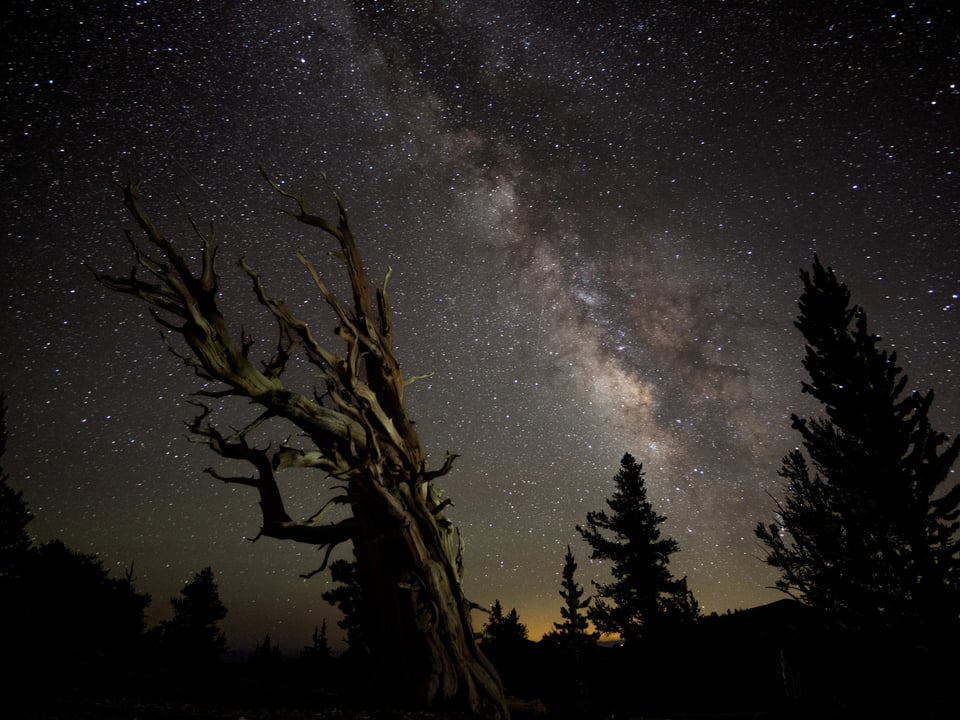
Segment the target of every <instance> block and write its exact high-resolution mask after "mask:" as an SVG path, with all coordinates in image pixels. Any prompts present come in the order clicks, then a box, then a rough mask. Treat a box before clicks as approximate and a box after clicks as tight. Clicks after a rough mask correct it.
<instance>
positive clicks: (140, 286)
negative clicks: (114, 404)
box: [95, 171, 509, 718]
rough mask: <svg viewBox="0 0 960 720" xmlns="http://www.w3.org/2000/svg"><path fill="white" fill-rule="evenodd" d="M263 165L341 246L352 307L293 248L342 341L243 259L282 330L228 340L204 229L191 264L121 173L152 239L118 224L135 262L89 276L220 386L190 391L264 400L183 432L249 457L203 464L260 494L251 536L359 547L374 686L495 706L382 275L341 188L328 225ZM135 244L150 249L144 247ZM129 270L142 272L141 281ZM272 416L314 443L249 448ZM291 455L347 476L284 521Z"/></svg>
mask: <svg viewBox="0 0 960 720" xmlns="http://www.w3.org/2000/svg"><path fill="white" fill-rule="evenodd" d="M261 174H263V175H264V178H265V179H266V180H267V182H269V183H270V185H271V187H273V188H274V189H275V190H276V191H277V192H278V193H280V194H281V195H283V196H284V197H285V198H287V199H288V200H290V201H293V202H294V203H295V206H296V209H295V210H294V211H292V212H291V213H290V214H292V215H293V216H294V217H295V218H296V219H297V220H298V221H300V222H301V223H303V224H304V225H307V226H309V227H312V228H316V229H319V230H320V231H322V233H326V234H327V235H330V236H332V237H333V238H335V239H336V240H337V241H338V243H339V253H337V255H338V256H339V257H340V259H341V260H343V262H344V266H345V271H346V273H347V276H348V278H349V280H350V287H351V291H352V303H351V304H350V306H349V307H348V306H347V305H345V304H343V303H341V301H340V300H339V299H338V298H337V297H335V296H334V295H333V293H332V292H330V290H329V289H328V288H327V286H326V284H325V283H324V282H323V280H322V279H321V277H320V273H319V272H318V270H317V269H316V267H315V266H314V265H313V263H311V262H310V261H309V260H308V259H307V258H306V257H305V256H303V255H301V254H299V253H297V257H298V258H299V260H300V261H301V263H302V264H303V265H304V266H305V268H306V269H307V271H308V273H309V275H310V277H311V278H312V280H313V283H314V285H315V286H316V288H317V290H318V292H319V293H320V295H321V297H322V298H323V300H324V302H325V303H326V304H327V305H328V306H329V307H330V308H331V309H332V310H333V312H334V314H335V315H336V317H337V319H338V321H339V324H338V326H337V328H336V330H335V334H336V336H337V337H338V338H339V339H340V340H341V341H342V343H343V349H342V350H341V351H340V352H339V353H337V352H334V351H332V350H330V349H329V348H328V347H327V346H325V345H323V344H322V343H320V342H319V341H318V340H317V339H316V338H315V337H314V336H313V334H312V332H311V330H310V328H309V326H308V325H307V324H306V323H305V322H304V321H303V320H301V319H300V318H298V317H296V316H295V315H293V313H292V312H291V311H290V310H289V309H288V308H287V307H286V305H285V304H284V303H283V301H281V300H278V299H276V298H274V297H272V296H271V295H270V294H268V292H267V290H266V289H265V287H264V285H263V283H262V282H261V278H260V276H259V275H258V274H257V272H256V271H255V270H254V269H253V268H252V267H250V266H249V265H248V264H247V263H246V261H245V260H244V259H241V260H240V266H241V267H242V268H243V270H244V272H246V274H247V275H248V277H249V278H250V279H251V281H252V283H253V288H254V292H255V293H256V296H257V298H258V299H259V301H260V303H261V304H262V305H264V306H265V307H266V308H267V309H268V310H269V311H270V312H271V313H272V315H273V317H274V319H275V320H276V323H277V329H278V339H277V345H276V348H275V350H274V351H273V353H272V355H271V357H269V358H263V359H261V362H260V363H259V364H255V363H254V362H253V360H252V359H251V357H250V351H251V348H252V347H253V341H252V340H251V339H250V338H248V337H247V336H246V335H245V334H243V333H241V337H240V340H239V342H237V341H236V340H235V339H234V337H233V335H232V334H231V331H230V328H229V326H228V323H227V321H226V319H225V318H224V316H223V315H222V314H221V310H220V307H219V305H218V294H219V278H218V276H217V273H216V268H215V257H216V248H215V246H214V244H213V238H212V233H211V234H207V235H204V234H202V233H200V232H199V231H197V235H198V236H199V237H200V241H201V244H202V256H201V264H200V267H199V269H198V270H197V271H193V270H191V268H190V267H189V265H188V264H187V262H186V260H185V259H184V258H183V256H182V255H180V254H179V253H178V251H177V250H176V249H175V247H174V246H173V245H172V244H171V243H170V242H169V241H168V240H167V239H166V238H165V237H164V236H163V234H162V233H161V232H160V229H159V228H158V227H157V226H156V225H155V224H154V223H153V221H152V220H151V219H150V217H149V216H148V214H147V213H146V211H145V209H144V208H143V206H142V204H141V201H140V196H139V193H138V189H137V186H136V185H135V184H132V183H131V184H128V185H127V186H126V187H124V189H123V190H124V199H125V202H126V205H127V208H128V209H129V210H130V213H131V215H132V216H133V218H134V220H135V221H136V222H137V225H138V226H139V228H140V230H141V231H142V232H143V234H144V235H145V236H146V239H147V244H146V245H145V246H141V244H139V243H138V242H137V241H136V240H135V239H134V237H133V235H132V234H130V233H128V239H129V241H130V244H131V246H132V247H133V250H134V253H135V257H136V263H137V264H136V266H135V267H134V269H133V271H132V272H131V274H130V275H129V276H128V277H115V276H108V275H103V274H99V273H95V275H96V277H97V280H98V281H99V282H100V283H102V284H103V285H104V286H106V287H108V288H110V289H112V290H116V291H119V292H123V293H127V294H130V295H134V296H136V297H138V298H140V299H142V300H144V301H145V302H147V303H148V304H149V305H150V306H151V312H152V314H153V317H154V319H155V320H156V322H157V323H159V324H160V325H161V326H162V327H163V328H165V329H166V330H167V331H168V334H170V333H172V334H178V335H180V336H181V337H182V338H183V341H184V343H185V345H186V348H185V349H184V348H182V347H181V348H178V347H176V346H174V345H173V344H172V343H170V342H169V341H168V343H167V344H168V347H169V348H170V349H171V351H172V352H174V353H175V354H176V355H177V356H178V357H180V358H181V359H182V360H183V361H184V362H185V363H186V364H187V365H188V366H190V367H191V368H193V370H194V371H195V372H196V373H197V375H199V376H200V377H201V378H203V379H205V380H208V381H218V382H219V383H222V385H223V389H222V390H215V391H200V392H198V393H197V395H198V396H201V397H202V396H207V397H213V398H222V397H229V396H240V397H245V398H248V399H249V400H252V401H253V402H254V403H255V404H257V405H259V406H260V408H261V412H260V414H259V415H258V416H257V417H256V418H253V419H252V420H251V422H250V423H249V424H248V425H247V427H245V428H243V429H241V430H239V431H234V432H232V433H231V434H229V435H224V434H223V433H222V432H221V431H220V430H219V429H218V428H217V427H216V426H215V425H214V424H213V423H212V422H211V421H210V414H211V410H210V408H209V407H208V406H207V405H206V404H204V403H202V402H198V403H197V405H198V406H199V407H200V408H201V410H200V412H199V414H198V416H197V417H196V418H195V419H194V420H193V422H192V423H191V425H190V429H191V431H192V432H193V433H194V435H195V436H196V437H197V438H199V439H200V440H201V441H202V442H204V443H206V444H207V445H209V446H210V448H211V449H212V450H214V451H215V452H216V453H217V454H219V455H221V456H223V457H226V458H231V459H238V460H245V461H247V462H249V463H250V464H251V465H252V466H253V468H254V469H255V473H254V474H253V475H251V476H247V477H233V476H229V477H228V476H223V475H221V474H219V473H218V472H217V471H216V470H214V469H212V468H208V469H207V472H208V473H210V474H211V475H212V476H213V477H215V478H218V479H219V480H222V481H224V482H233V483H241V484H244V485H248V486H250V487H253V488H255V489H256V490H257V491H258V493H259V498H260V508H261V514H262V525H261V528H260V535H258V536H257V537H260V536H261V535H265V536H268V537H274V538H280V539H289V540H295V541H299V542H306V543H310V544H314V545H317V546H318V547H321V548H326V557H325V559H324V566H325V565H326V561H327V559H328V558H329V556H330V552H331V551H332V549H333V548H334V547H336V546H337V545H338V544H340V543H342V542H346V541H352V542H353V543H354V552H355V554H356V557H357V563H358V570H359V576H360V582H361V587H362V590H363V594H364V597H365V598H367V600H368V602H369V604H370V607H369V608H368V613H367V615H368V616H369V617H370V618H376V621H375V627H367V628H365V634H366V636H367V637H368V638H369V639H370V642H371V644H372V646H373V648H372V649H373V651H374V654H375V657H376V660H377V663H378V665H377V669H376V673H377V674H376V678H375V684H376V685H377V686H379V687H381V688H382V689H383V690H384V691H385V692H388V693H392V694H394V695H402V696H406V697H407V698H409V699H413V700H417V701H420V702H422V703H423V704H425V705H429V706H438V705H446V706H451V705H452V706H459V707H460V708H463V709H467V710H469V711H470V712H472V713H474V714H476V715H479V716H484V717H491V718H506V717H508V715H509V714H508V711H507V708H506V705H505V701H504V693H503V687H502V685H501V683H500V680H499V678H498V676H497V674H496V671H495V670H494V669H493V667H492V666H491V665H490V663H489V662H488V661H487V659H486V658H485V657H484V656H483V654H482V653H481V652H480V650H479V648H478V647H477V643H476V641H475V638H474V634H473V631H472V628H471V622H470V603H469V602H468V601H467V599H466V597H465V596H464V594H463V591H462V588H461V579H462V556H461V544H460V535H459V531H458V530H457V529H456V528H455V527H454V525H453V524H452V523H451V522H450V520H449V519H447V518H446V517H445V516H444V514H443V510H444V508H445V507H446V505H447V504H448V503H449V501H444V500H441V499H440V497H439V494H438V493H437V492H436V491H435V489H434V488H433V486H432V481H433V480H435V479H436V478H437V477H440V476H442V475H444V474H446V473H447V472H448V471H449V470H450V468H451V466H452V464H453V460H454V456H452V455H448V456H447V458H446V461H445V462H444V464H443V466H442V467H440V468H438V469H436V470H430V469H428V467H427V462H426V454H425V452H424V449H423V446H422V444H421V442H420V439H419V437H418V436H417V432H416V429H415V426H414V424H413V422H412V421H411V420H410V418H409V417H408V416H407V413H406V409H405V406H404V402H403V390H404V386H405V385H406V384H407V383H408V382H410V381H411V379H406V378H404V377H403V374H402V372H401V370H400V365H399V363H398V362H397V360H396V358H395V357H394V354H393V336H392V326H391V319H390V305H389V300H388V295H387V279H389V273H388V275H387V279H385V280H384V283H383V286H382V287H380V288H378V289H377V290H376V291H375V292H371V289H370V286H369V283H368V280H367V275H366V272H365V270H364V267H363V263H362V260H361V257H360V253H359V250H358V247H357V243H356V241H355V239H354V237H353V232H352V230H351V228H350V224H349V221H348V219H347V214H346V211H345V209H344V207H343V203H342V201H341V200H340V198H339V196H337V195H336V193H334V196H335V198H336V201H337V210H338V215H339V217H338V221H337V223H336V224H333V223H331V222H328V221H327V220H326V219H325V218H323V217H321V216H319V215H314V214H312V213H311V212H309V211H308V209H307V207H306V205H305V203H304V200H303V198H302V197H300V196H298V195H293V194H291V193H288V192H286V191H284V190H283V189H281V188H280V186H279V185H277V184H276V183H274V182H273V181H271V180H270V178H268V177H267V176H266V174H265V173H263V172H262V171H261ZM194 229H195V230H196V227H195V228H194ZM144 247H146V248H147V249H148V250H150V252H154V253H157V252H159V256H158V257H153V256H151V254H150V253H149V252H148V251H147V250H144ZM138 271H140V272H145V273H146V274H147V275H148V276H149V277H148V278H141V277H138V275H137V273H138ZM295 352H303V353H304V354H305V356H306V358H307V360H308V361H309V362H310V363H311V364H312V365H313V367H314V368H315V370H316V375H317V380H318V386H319V387H321V388H323V390H322V392H318V391H317V390H314V391H313V392H311V393H310V394H305V393H301V392H296V391H294V390H291V389H289V388H287V387H286V385H285V384H284V378H283V373H284V370H285V369H286V367H287V364H288V362H289V360H290V358H291V356H292V355H293V353H295ZM270 423H278V424H287V425H288V426H289V424H292V425H293V426H295V427H296V428H297V429H299V430H300V431H301V432H302V433H303V435H304V436H305V437H306V438H308V439H309V441H310V444H309V445H308V446H306V447H298V446H294V445H291V444H288V443H286V442H284V443H281V444H278V445H271V446H270V447H268V448H266V449H261V448H258V447H253V446H251V445H250V444H249V443H248V441H247V436H248V433H249V432H251V431H252V430H253V429H254V428H261V427H262V426H263V425H264V424H270ZM287 429H289V427H287ZM291 467H299V468H315V469H316V470H317V471H320V472H325V473H327V474H329V475H330V476H331V477H332V478H335V480H336V481H337V483H338V485H339V486H340V487H345V493H344V494H342V495H336V496H334V498H333V499H332V500H330V501H329V502H328V503H327V504H326V505H325V506H324V507H323V508H321V510H320V511H319V512H317V513H316V514H315V515H313V516H312V517H310V518H307V519H305V520H294V519H292V518H291V517H290V516H289V515H288V514H287V512H286V510H285V508H284V504H283V498H282V497H281V495H280V491H279V488H278V485H277V481H276V475H277V473H279V472H281V471H282V470H284V469H286V468H291ZM330 504H342V505H349V507H350V509H351V511H352V512H351V516H350V517H348V518H346V519H343V520H340V521H338V522H334V523H327V522H323V520H322V515H323V510H324V509H325V508H326V507H327V506H329V505H330Z"/></svg>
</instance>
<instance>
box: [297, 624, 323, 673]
mask: <svg viewBox="0 0 960 720" xmlns="http://www.w3.org/2000/svg"><path fill="white" fill-rule="evenodd" d="M300 659H301V660H304V661H306V662H309V663H314V664H322V663H324V662H326V661H327V660H329V659H330V641H329V639H328V638H327V621H326V620H324V621H323V622H322V623H321V624H320V625H319V626H316V625H315V626H314V628H313V636H312V637H311V638H310V644H309V645H306V646H304V648H303V650H302V651H301V652H300Z"/></svg>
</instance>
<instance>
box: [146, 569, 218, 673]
mask: <svg viewBox="0 0 960 720" xmlns="http://www.w3.org/2000/svg"><path fill="white" fill-rule="evenodd" d="M170 604H171V605H172V606H173V617H172V618H171V619H170V620H168V621H165V622H163V623H161V636H162V645H163V649H164V653H165V655H166V656H167V657H168V658H169V659H171V660H174V661H176V662H181V663H185V664H190V665H202V664H209V663H213V662H216V661H217V660H219V658H220V656H221V655H222V654H223V653H224V652H225V651H226V649H227V639H226V636H225V635H224V633H223V631H222V630H221V629H220V626H219V623H220V621H221V620H223V619H224V618H225V617H226V616H227V608H226V607H225V606H224V604H223V603H222V602H221V601H220V592H219V590H218V588H217V583H216V581H215V580H214V577H213V570H212V569H210V568H209V567H205V568H204V569H203V570H201V571H200V572H198V573H197V574H196V575H194V576H193V579H192V580H190V581H189V582H188V583H187V584H186V585H184V587H183V590H181V591H180V596H179V597H174V598H170Z"/></svg>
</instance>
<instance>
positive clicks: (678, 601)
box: [577, 453, 700, 643]
mask: <svg viewBox="0 0 960 720" xmlns="http://www.w3.org/2000/svg"><path fill="white" fill-rule="evenodd" d="M613 480H614V484H615V486H616V490H615V492H614V494H613V497H611V498H609V499H608V500H607V506H608V507H609V508H610V511H611V514H610V515H607V513H606V511H604V510H599V511H591V512H588V513H587V524H586V526H585V527H583V526H579V525H578V526H577V530H578V531H579V533H580V534H581V535H582V536H583V539H584V540H586V541H587V544H588V545H590V548H591V550H592V552H591V555H590V557H591V558H592V559H594V560H609V561H610V562H611V568H610V573H611V575H612V576H613V580H612V581H611V582H609V583H598V582H596V581H595V582H594V585H595V586H596V588H597V598H596V600H595V601H594V603H593V606H592V607H591V608H590V609H589V610H588V617H589V618H590V620H592V621H593V624H594V625H595V626H596V627H597V628H598V629H599V630H601V631H603V632H609V633H619V634H620V636H621V637H622V638H623V639H624V641H625V642H628V643H629V642H631V641H635V640H637V639H639V638H641V637H643V636H650V635H651V634H653V633H655V632H657V631H658V630H660V629H661V628H663V627H665V626H666V625H669V624H673V623H676V622H686V621H691V620H693V619H695V618H696V617H697V615H698V614H699V612H700V609H699V606H698V604H697V602H696V600H695V599H694V597H693V593H691V592H690V590H689V589H688V588H687V579H686V578H685V577H684V578H680V579H677V578H675V577H673V575H672V574H671V573H670V569H669V568H668V567H667V565H668V564H669V562H670V556H671V555H673V554H674V553H675V552H677V551H678V550H679V549H680V546H679V545H678V544H677V542H676V540H674V539H673V538H669V537H661V534H660V525H661V524H662V523H663V521H664V520H666V518H665V517H664V516H663V515H659V514H657V513H656V512H655V511H654V509H653V506H652V505H651V504H650V502H649V501H648V500H647V487H646V481H645V478H644V474H643V465H642V464H640V463H638V462H637V461H636V459H634V457H633V456H632V455H630V454H629V453H626V454H625V455H624V456H623V459H622V460H621V461H620V471H619V472H618V473H617V474H616V476H615V477H614V479H613Z"/></svg>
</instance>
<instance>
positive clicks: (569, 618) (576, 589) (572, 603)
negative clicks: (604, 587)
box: [543, 545, 600, 650]
mask: <svg viewBox="0 0 960 720" xmlns="http://www.w3.org/2000/svg"><path fill="white" fill-rule="evenodd" d="M576 572H577V561H576V559H575V558H574V557H573V551H571V550H570V546H569V545H567V554H566V556H565V557H564V563H563V580H562V581H561V583H560V597H561V598H563V607H561V608H560V617H561V618H562V620H561V622H555V623H554V624H553V628H554V629H553V630H552V631H551V632H549V633H547V635H545V636H544V638H543V639H544V640H546V641H547V642H548V643H551V644H556V645H558V646H560V647H562V648H565V649H574V650H576V649H578V648H581V647H584V646H589V645H593V644H595V643H596V642H597V640H599V639H600V633H598V632H590V631H588V629H587V628H588V626H589V624H590V623H589V620H588V619H587V616H586V614H584V613H582V612H581V610H585V609H587V608H588V607H589V606H590V600H591V598H589V597H588V598H586V599H583V593H584V590H583V586H581V585H580V584H579V583H577V580H576V578H575V577H574V575H575V573H576Z"/></svg>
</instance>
